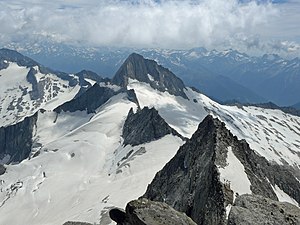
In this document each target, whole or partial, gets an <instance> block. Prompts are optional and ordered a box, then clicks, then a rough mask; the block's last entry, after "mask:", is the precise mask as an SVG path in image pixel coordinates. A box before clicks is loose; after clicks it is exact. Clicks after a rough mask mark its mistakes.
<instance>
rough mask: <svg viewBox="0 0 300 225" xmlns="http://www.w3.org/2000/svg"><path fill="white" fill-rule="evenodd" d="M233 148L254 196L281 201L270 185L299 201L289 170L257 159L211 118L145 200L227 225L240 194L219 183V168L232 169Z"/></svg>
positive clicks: (201, 221) (158, 178)
mask: <svg viewBox="0 0 300 225" xmlns="http://www.w3.org/2000/svg"><path fill="white" fill-rule="evenodd" d="M229 147H230V148H231V149H232V152H233V154H234V156H235V157H236V158H237V159H238V161H240V163H241V164H243V166H244V173H245V174H246V176H247V178H248V180H249V181H250V183H251V186H250V189H251V192H252V193H253V194H259V195H262V196H264V197H268V198H271V199H274V200H277V197H276V194H275V193H274V191H273V188H272V186H271V184H272V185H273V186H274V185H275V184H276V185H277V186H279V187H280V188H281V189H282V190H284V191H285V192H286V193H287V194H289V195H290V196H292V197H293V198H294V199H296V200H297V201H298V202H299V190H300V184H299V182H298V181H297V180H296V178H295V177H294V176H293V174H292V172H291V171H290V170H288V169H287V168H284V167H283V166H279V165H272V164H270V163H269V162H268V161H267V160H266V159H265V158H263V157H260V156H258V155H257V154H256V153H255V152H254V151H253V150H252V149H250V147H249V145H248V144H247V143H246V142H245V141H243V140H242V141H239V140H238V139H237V138H236V137H235V136H233V135H232V134H231V133H230V131H229V130H227V129H226V127H225V124H224V123H222V122H221V121H219V120H218V119H214V118H213V117H212V116H207V117H206V118H205V119H204V120H203V122H202V123H201V124H200V125H199V127H198V130H197V131H196V132H195V133H194V135H193V136H192V138H191V139H189V140H188V141H187V142H186V143H185V144H184V145H183V146H182V147H181V148H180V149H179V150H178V152H177V154H176V155H175V156H174V158H173V159H172V160H171V161H170V162H169V163H167V164H166V166H165V167H164V168H163V169H162V170H161V171H160V172H158V173H157V174H156V176H155V178H154V180H153V181H152V183H151V184H150V185H149V186H148V188H147V191H146V193H145V195H144V196H143V197H145V198H148V199H150V200H154V201H160V202H166V203H167V204H169V205H171V206H172V207H173V208H174V209H176V210H178V211H181V212H185V213H186V214H187V215H188V216H189V217H191V218H192V219H193V220H194V221H195V222H196V223H197V224H205V225H219V224H226V219H225V207H226V206H227V205H228V204H233V202H232V201H233V194H234V192H237V193H238V190H232V187H230V183H226V182H224V181H221V180H220V174H219V168H225V167H226V166H227V157H228V154H229V153H228V151H229V150H228V148H229ZM234 172H235V171H234ZM242 172H243V171H242ZM243 185H247V184H243ZM248 185H249V184H248Z"/></svg>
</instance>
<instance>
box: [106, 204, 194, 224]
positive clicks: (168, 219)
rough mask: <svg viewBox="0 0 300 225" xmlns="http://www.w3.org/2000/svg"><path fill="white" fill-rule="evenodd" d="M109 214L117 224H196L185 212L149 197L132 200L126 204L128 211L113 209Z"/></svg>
mask: <svg viewBox="0 0 300 225" xmlns="http://www.w3.org/2000/svg"><path fill="white" fill-rule="evenodd" d="M109 214H110V217H111V219H112V220H114V221H115V222H116V223H117V225H175V224H176V225H196V224H195V223H194V222H193V221H192V220H191V219H190V218H189V217H188V216H186V215H185V214H184V213H180V212H178V211H176V210H174V209H173V208H172V207H170V206H169V205H167V204H165V203H161V202H153V201H150V200H148V199H139V200H134V201H131V202H129V203H128V204H127V206H126V212H124V211H122V210H119V209H112V210H111V211H110V212H109Z"/></svg>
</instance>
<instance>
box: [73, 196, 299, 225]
mask: <svg viewBox="0 0 300 225" xmlns="http://www.w3.org/2000/svg"><path fill="white" fill-rule="evenodd" d="M110 217H111V218H112V219H113V220H114V221H115V222H116V223H117V225H174V224H176V225H196V223H195V222H193V221H192V220H191V219H190V218H189V217H187V216H186V215H185V214H184V213H180V212H178V211H176V210H174V209H173V208H172V207H170V206H169V205H167V204H166V203H160V202H154V201H150V200H148V199H145V198H141V199H139V200H133V201H131V202H129V203H128V204H127V206H126V211H125V212H124V211H123V210H120V209H112V210H111V211H110ZM199 224H200V223H199ZM201 224H204V223H201ZM209 224H210V223H206V224H205V225H209ZM224 224H226V225H267V224H269V225H298V224H300V209H299V208H298V207H297V206H294V205H292V204H290V203H287V202H278V201H274V200H271V199H269V198H264V197H262V196H259V195H250V194H245V195H241V196H238V197H237V198H236V200H235V203H234V205H233V206H232V208H231V211H230V214H229V218H228V220H226V221H225V222H224ZM68 225H69V224H68ZM70 225H71V224H70Z"/></svg>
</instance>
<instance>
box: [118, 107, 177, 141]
mask: <svg viewBox="0 0 300 225" xmlns="http://www.w3.org/2000/svg"><path fill="white" fill-rule="evenodd" d="M167 134H173V135H176V136H178V137H182V136H181V135H180V134H178V132H177V131H175V130H174V129H173V128H171V127H170V126H169V124H167V123H166V121H165V120H164V119H163V118H162V117H161V116H160V115H159V114H158V111H157V110H156V109H155V108H151V109H149V108H148V107H144V108H143V109H142V110H138V111H137V112H136V113H134V112H133V110H132V109H131V110H130V111H129V113H128V116H127V118H126V121H125V123H124V127H123V133H122V136H123V138H124V145H129V144H130V145H132V146H136V145H140V144H143V143H147V142H151V141H155V140H158V139H160V138H162V137H164V136H165V135H167Z"/></svg>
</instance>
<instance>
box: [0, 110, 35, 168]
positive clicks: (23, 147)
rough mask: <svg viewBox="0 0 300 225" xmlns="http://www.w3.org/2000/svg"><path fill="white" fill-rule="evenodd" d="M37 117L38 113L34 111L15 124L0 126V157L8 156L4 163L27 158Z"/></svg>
mask: <svg viewBox="0 0 300 225" xmlns="http://www.w3.org/2000/svg"><path fill="white" fill-rule="evenodd" d="M37 118H38V113H35V114H34V115H32V116H30V117H26V118H25V119H24V120H23V121H21V122H19V123H17V124H14V125H10V126H7V127H1V128H0V159H3V158H4V157H5V156H7V155H8V156H10V158H9V161H8V162H5V163H6V164H9V163H12V162H21V161H22V160H24V159H26V158H28V156H29V154H30V152H31V147H32V136H33V130H34V127H35V126H36V121H37Z"/></svg>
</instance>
